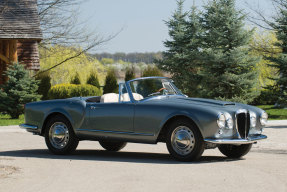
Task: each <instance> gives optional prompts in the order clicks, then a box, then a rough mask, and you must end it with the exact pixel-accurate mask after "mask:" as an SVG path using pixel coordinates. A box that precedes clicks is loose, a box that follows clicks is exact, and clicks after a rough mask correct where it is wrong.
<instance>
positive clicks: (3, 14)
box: [0, 0, 42, 40]
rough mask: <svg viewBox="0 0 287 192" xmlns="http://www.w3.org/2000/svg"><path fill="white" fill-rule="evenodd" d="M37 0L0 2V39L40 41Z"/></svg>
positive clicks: (0, 0)
mask: <svg viewBox="0 0 287 192" xmlns="http://www.w3.org/2000/svg"><path fill="white" fill-rule="evenodd" d="M37 8H38V7H37V0H0V39H34V40H41V39H42V31H41V29H40V20H39V15H38V9H37Z"/></svg>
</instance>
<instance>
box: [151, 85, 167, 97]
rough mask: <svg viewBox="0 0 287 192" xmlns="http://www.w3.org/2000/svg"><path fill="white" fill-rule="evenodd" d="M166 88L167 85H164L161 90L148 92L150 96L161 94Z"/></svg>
mask: <svg viewBox="0 0 287 192" xmlns="http://www.w3.org/2000/svg"><path fill="white" fill-rule="evenodd" d="M165 89H166V88H165V87H162V88H160V89H159V90H157V91H156V92H154V93H151V94H148V97H151V96H154V95H159V94H160V92H161V91H162V90H165Z"/></svg>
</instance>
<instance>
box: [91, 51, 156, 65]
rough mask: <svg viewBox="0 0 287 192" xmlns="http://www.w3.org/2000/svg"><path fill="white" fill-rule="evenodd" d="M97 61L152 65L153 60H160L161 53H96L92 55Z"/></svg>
mask: <svg viewBox="0 0 287 192" xmlns="http://www.w3.org/2000/svg"><path fill="white" fill-rule="evenodd" d="M92 56H93V57H96V58H97V59H98V60H102V59H104V58H110V59H113V60H114V61H119V60H122V61H124V62H129V63H141V62H143V63H154V60H158V59H162V52H148V53H114V54H112V53H96V54H93V55H92Z"/></svg>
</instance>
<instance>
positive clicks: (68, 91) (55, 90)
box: [48, 84, 101, 99]
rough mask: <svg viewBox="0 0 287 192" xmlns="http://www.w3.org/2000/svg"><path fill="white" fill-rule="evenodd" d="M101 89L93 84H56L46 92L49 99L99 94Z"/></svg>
mask: <svg viewBox="0 0 287 192" xmlns="http://www.w3.org/2000/svg"><path fill="white" fill-rule="evenodd" d="M99 95H101V91H100V90H99V89H98V88H97V87H95V86H93V85H75V84H58V85H55V86H53V87H52V88H51V89H50V90H49V93H48V96H49V99H65V98H70V97H80V96H99Z"/></svg>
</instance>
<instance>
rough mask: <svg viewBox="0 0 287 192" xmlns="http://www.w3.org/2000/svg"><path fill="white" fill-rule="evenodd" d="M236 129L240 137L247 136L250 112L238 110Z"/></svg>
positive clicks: (244, 137)
mask: <svg viewBox="0 0 287 192" xmlns="http://www.w3.org/2000/svg"><path fill="white" fill-rule="evenodd" d="M236 121H237V122H236V125H237V130H238V133H239V135H240V137H241V138H242V139H246V138H247V137H248V133H249V129H250V114H249V112H248V111H244V112H240V113H237V114H236Z"/></svg>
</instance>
